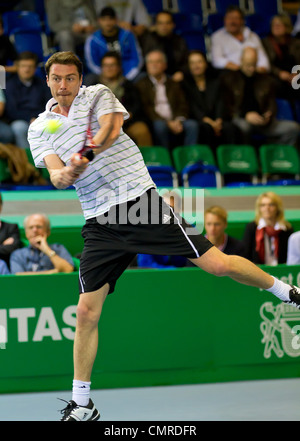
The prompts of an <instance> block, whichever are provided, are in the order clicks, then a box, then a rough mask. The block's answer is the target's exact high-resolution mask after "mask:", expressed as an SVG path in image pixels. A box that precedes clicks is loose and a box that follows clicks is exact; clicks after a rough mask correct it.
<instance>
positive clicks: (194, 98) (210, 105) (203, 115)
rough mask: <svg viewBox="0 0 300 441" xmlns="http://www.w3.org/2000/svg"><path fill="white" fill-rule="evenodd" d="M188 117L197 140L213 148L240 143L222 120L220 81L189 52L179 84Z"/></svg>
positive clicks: (203, 61)
mask: <svg viewBox="0 0 300 441" xmlns="http://www.w3.org/2000/svg"><path fill="white" fill-rule="evenodd" d="M182 85H183V89H184V91H185V94H186V98H187V101H188V102H189V105H190V109H191V116H192V118H193V119H195V120H197V121H198V124H199V140H200V141H201V144H208V145H210V146H211V147H213V148H214V150H215V149H216V147H217V146H218V145H219V144H235V143H237V144H238V143H239V142H240V132H239V130H238V128H237V126H235V125H234V124H233V123H232V122H231V121H224V115H225V110H224V102H223V100H222V98H221V90H220V82H219V79H218V78H214V77H213V76H212V75H211V72H210V69H209V65H208V62H207V59H206V56H205V54H204V53H203V52H201V51H198V50H193V51H191V52H190V53H189V56H188V73H187V74H185V76H184V81H183V83H182Z"/></svg>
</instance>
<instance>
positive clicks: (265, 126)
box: [222, 47, 300, 145]
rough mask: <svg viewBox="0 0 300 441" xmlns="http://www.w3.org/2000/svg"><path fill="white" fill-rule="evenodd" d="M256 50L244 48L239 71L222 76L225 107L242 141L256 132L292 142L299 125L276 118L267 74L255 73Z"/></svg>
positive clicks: (271, 84) (272, 87)
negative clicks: (242, 136) (240, 133)
mask: <svg viewBox="0 0 300 441" xmlns="http://www.w3.org/2000/svg"><path fill="white" fill-rule="evenodd" d="M256 65H257V51H256V49H254V48H252V47H247V48H245V49H244V51H243V54H242V59H241V70H239V71H232V72H226V73H225V74H224V75H223V78H222V83H223V84H222V90H223V93H224V100H225V102H226V103H227V104H228V106H227V109H228V111H229V115H230V117H231V118H232V119H233V122H234V124H236V125H237V126H238V127H239V129H240V130H241V131H242V133H243V134H244V142H245V143H251V140H252V135H254V134H260V135H263V136H265V137H266V138H267V140H269V141H271V142H274V143H278V144H287V145H295V144H296V142H297V139H298V136H299V129H300V126H299V124H298V123H296V122H295V121H286V120H278V119H277V118H276V99H275V98H276V96H275V90H274V84H273V80H272V78H271V77H270V76H268V75H267V74H261V73H257V72H256Z"/></svg>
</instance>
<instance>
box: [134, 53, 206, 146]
mask: <svg viewBox="0 0 300 441" xmlns="http://www.w3.org/2000/svg"><path fill="white" fill-rule="evenodd" d="M145 61H146V69H147V75H146V77H144V78H142V79H141V80H139V81H138V82H137V83H136V86H137V88H138V89H139V91H140V97H141V99H142V104H143V108H144V112H145V114H146V116H147V117H148V119H149V120H150V121H151V122H152V125H153V133H154V138H155V139H154V142H155V144H156V145H162V146H164V147H166V148H172V146H174V144H175V145H180V144H184V145H193V144H197V141H198V123H197V121H195V120H193V119H189V107H188V104H187V101H186V98H185V95H184V92H183V90H182V88H181V86H180V84H179V83H177V82H175V81H173V80H172V79H171V78H169V77H168V76H167V75H166V69H167V59H166V56H165V54H164V53H163V52H161V51H157V50H156V51H152V52H149V53H148V54H147V55H146V60H145ZM182 138H183V139H182Z"/></svg>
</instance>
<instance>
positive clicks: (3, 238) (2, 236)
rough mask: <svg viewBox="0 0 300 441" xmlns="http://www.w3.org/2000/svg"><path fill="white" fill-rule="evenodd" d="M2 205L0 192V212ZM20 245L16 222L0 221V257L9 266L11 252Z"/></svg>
mask: <svg viewBox="0 0 300 441" xmlns="http://www.w3.org/2000/svg"><path fill="white" fill-rule="evenodd" d="M2 207H3V200H2V196H1V194H0V213H1V211H2ZM21 247H22V242H21V239H20V232H19V227H18V225H17V224H11V223H9V222H4V221H0V259H1V260H2V261H4V262H5V263H6V265H8V266H9V259H10V255H11V253H12V252H13V251H14V250H16V249H18V248H21Z"/></svg>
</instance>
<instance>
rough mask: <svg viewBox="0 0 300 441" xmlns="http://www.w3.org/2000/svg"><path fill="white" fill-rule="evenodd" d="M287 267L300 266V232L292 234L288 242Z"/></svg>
mask: <svg viewBox="0 0 300 441" xmlns="http://www.w3.org/2000/svg"><path fill="white" fill-rule="evenodd" d="M286 263H287V265H300V231H297V232H296V233H292V234H291V235H290V237H289V240H288V251H287V261H286Z"/></svg>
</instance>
